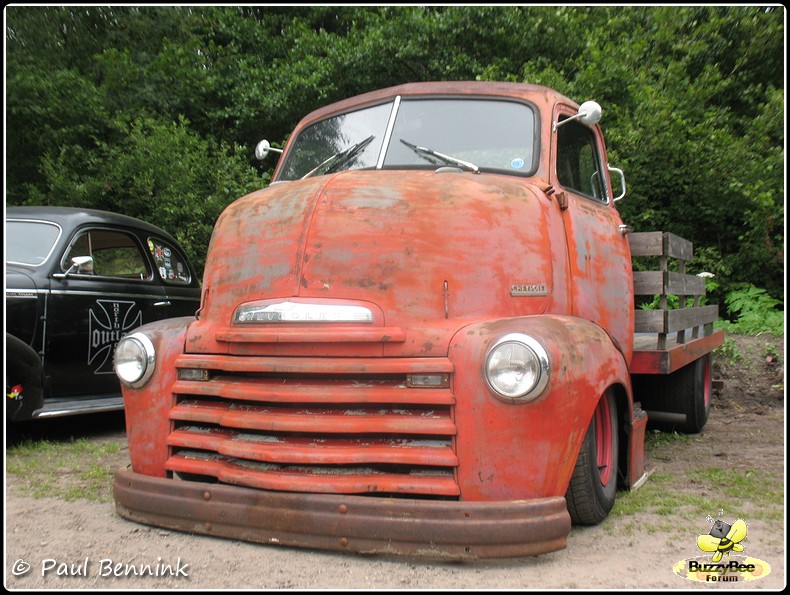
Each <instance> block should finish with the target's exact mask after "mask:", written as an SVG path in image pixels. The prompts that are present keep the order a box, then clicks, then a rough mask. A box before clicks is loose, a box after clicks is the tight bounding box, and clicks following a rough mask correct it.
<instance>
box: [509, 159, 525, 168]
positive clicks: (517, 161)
mask: <svg viewBox="0 0 790 595" xmlns="http://www.w3.org/2000/svg"><path fill="white" fill-rule="evenodd" d="M510 167H512V168H513V169H521V168H522V167H524V160H523V159H522V158H521V157H516V158H515V159H513V160H512V161H511V162H510Z"/></svg>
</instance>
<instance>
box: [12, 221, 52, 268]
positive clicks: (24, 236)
mask: <svg viewBox="0 0 790 595" xmlns="http://www.w3.org/2000/svg"><path fill="white" fill-rule="evenodd" d="M5 231H6V262H11V263H16V264H27V265H33V266H37V265H40V264H43V263H44V262H46V261H47V259H48V258H49V256H50V254H52V249H53V248H54V247H55V242H57V241H58V237H60V227H58V226H57V225H55V224H54V223H45V222H43V221H14V220H11V221H6V226H5Z"/></svg>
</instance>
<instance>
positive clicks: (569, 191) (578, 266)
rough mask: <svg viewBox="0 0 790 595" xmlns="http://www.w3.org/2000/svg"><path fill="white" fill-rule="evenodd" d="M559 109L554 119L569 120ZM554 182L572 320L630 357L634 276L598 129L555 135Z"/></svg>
mask: <svg viewBox="0 0 790 595" xmlns="http://www.w3.org/2000/svg"><path fill="white" fill-rule="evenodd" d="M574 113H576V112H575V110H573V109H572V108H571V107H570V106H559V107H558V109H557V111H556V113H555V119H556V118H558V119H559V121H560V122H561V121H562V120H564V119H565V118H567V117H568V116H571V115H573V114H574ZM553 139H554V142H553V147H552V161H553V163H554V167H553V168H552V175H553V176H554V180H553V181H552V183H553V185H554V187H555V188H556V189H557V197H558V202H559V204H560V208H561V209H562V212H563V221H564V223H565V233H566V240H567V243H568V258H569V261H570V262H569V270H570V276H571V301H572V312H573V315H574V316H578V317H580V318H584V319H586V320H590V321H592V322H595V323H596V324H598V325H600V326H602V327H603V328H604V329H606V330H607V331H608V332H609V334H610V335H611V336H612V337H613V338H614V339H615V340H616V341H617V343H618V344H619V346H620V348H621V350H622V351H623V353H624V354H625V357H626V361H627V362H629V363H630V360H631V355H632V352H633V319H634V315H633V303H634V302H633V275H632V271H631V258H630V249H629V247H628V240H627V238H626V237H625V236H624V235H623V233H622V232H621V230H620V225H621V224H622V220H621V219H620V215H619V214H618V212H617V209H615V208H614V204H613V201H612V196H613V195H612V191H611V184H610V180H609V174H608V169H607V162H606V150H605V146H604V142H603V136H602V135H601V131H600V128H599V127H598V126H594V127H590V126H586V125H585V124H582V123H580V122H578V121H575V120H574V121H570V122H567V123H565V124H563V125H562V126H560V127H559V128H557V130H556V133H555V134H554V135H553Z"/></svg>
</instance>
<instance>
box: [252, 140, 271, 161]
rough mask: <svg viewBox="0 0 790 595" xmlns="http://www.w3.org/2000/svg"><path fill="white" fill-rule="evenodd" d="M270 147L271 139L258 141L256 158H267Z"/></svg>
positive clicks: (261, 159)
mask: <svg viewBox="0 0 790 595" xmlns="http://www.w3.org/2000/svg"><path fill="white" fill-rule="evenodd" d="M269 149H271V145H270V144H269V141H267V140H266V139H264V140H262V141H261V142H259V143H258V146H256V147H255V158H256V159H258V160H260V161H263V160H264V159H266V155H268V154H269Z"/></svg>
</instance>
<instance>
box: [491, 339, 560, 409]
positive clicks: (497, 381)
mask: <svg viewBox="0 0 790 595" xmlns="http://www.w3.org/2000/svg"><path fill="white" fill-rule="evenodd" d="M514 356H519V357H520V359H514ZM508 373H509V374H510V375H511V376H512V378H506V377H505V374H508ZM484 375H485V378H486V383H487V384H488V387H489V389H490V390H491V392H493V393H494V395H496V396H497V397H499V398H500V399H503V400H504V401H507V402H511V403H513V402H519V403H524V402H527V401H531V400H533V399H536V398H537V397H539V396H540V395H541V394H542V393H543V391H544V389H545V388H546V386H547V385H548V383H549V376H550V374H549V355H548V353H547V352H546V349H545V348H544V347H543V345H541V344H540V342H538V341H537V339H534V338H533V337H531V336H529V335H526V334H524V333H510V334H508V335H505V336H503V337H501V338H499V339H498V340H497V341H495V342H494V343H493V344H492V345H491V347H490V348H489V349H488V352H487V353H486V357H485V363H484Z"/></svg>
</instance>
